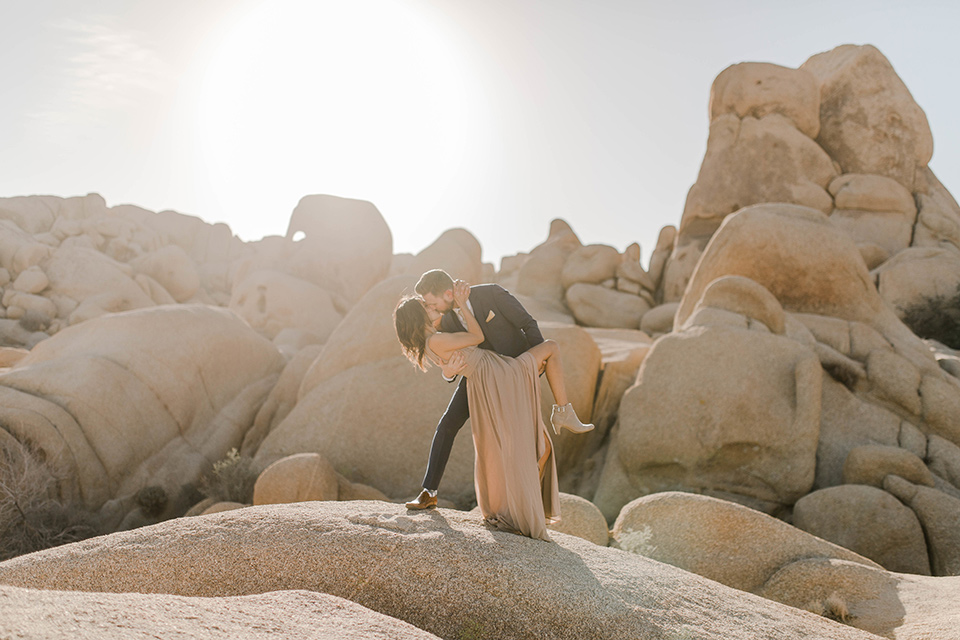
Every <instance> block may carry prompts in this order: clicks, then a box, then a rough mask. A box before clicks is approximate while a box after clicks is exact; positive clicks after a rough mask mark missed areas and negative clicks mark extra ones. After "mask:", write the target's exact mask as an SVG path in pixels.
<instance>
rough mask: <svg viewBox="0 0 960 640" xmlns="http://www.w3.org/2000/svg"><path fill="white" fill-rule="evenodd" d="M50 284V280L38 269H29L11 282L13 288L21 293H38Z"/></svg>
mask: <svg viewBox="0 0 960 640" xmlns="http://www.w3.org/2000/svg"><path fill="white" fill-rule="evenodd" d="M49 284H50V279H49V278H47V274H45V273H44V272H43V269H41V268H40V267H30V268H29V269H27V270H26V271H23V272H21V273H20V275H19V276H17V279H16V280H14V281H13V288H14V289H16V290H17V291H22V292H23V293H40V292H41V291H43V290H44V289H46V288H47V286H48V285H49Z"/></svg>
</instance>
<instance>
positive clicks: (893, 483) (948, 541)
mask: <svg viewBox="0 0 960 640" xmlns="http://www.w3.org/2000/svg"><path fill="white" fill-rule="evenodd" d="M883 488H884V489H886V490H887V491H889V492H890V493H892V494H893V495H895V496H896V497H897V498H899V499H900V501H901V502H903V503H904V504H906V505H907V506H908V507H910V508H911V509H913V511H914V513H916V514H917V518H919V519H920V524H921V526H923V532H924V534H925V535H926V538H927V547H928V548H929V549H930V566H931V569H932V570H933V575H935V576H955V575H960V539H958V537H957V523H958V522H960V499H958V498H954V497H951V496H948V495H947V494H945V493H943V492H942V491H937V490H936V489H930V488H928V487H921V486H918V485H915V484H913V483H911V482H908V481H906V480H904V479H903V478H900V477H898V476H887V478H886V480H884V482H883Z"/></svg>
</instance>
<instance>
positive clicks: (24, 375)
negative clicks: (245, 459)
mask: <svg viewBox="0 0 960 640" xmlns="http://www.w3.org/2000/svg"><path fill="white" fill-rule="evenodd" d="M281 366H282V359H281V358H280V355H279V354H278V353H277V351H276V349H275V348H274V347H273V345H272V344H270V342H269V341H267V340H265V339H264V338H262V337H260V336H259V335H257V334H256V333H255V332H254V331H252V330H251V329H250V327H248V326H247V325H246V324H245V323H244V322H242V321H241V320H240V319H239V318H237V317H236V316H235V315H234V314H232V313H230V312H229V311H226V310H221V309H216V308H213V307H203V306H193V305H177V306H168V307H156V308H153V309H145V310H141V311H134V312H128V313H123V314H114V315H110V316H104V317H103V318H99V319H97V320H93V321H90V322H85V323H83V324H80V325H76V326H72V327H69V328H67V329H64V330H63V331H60V332H59V333H57V335H56V336H54V337H52V338H50V339H49V340H44V341H43V342H41V343H40V344H38V345H37V346H35V347H34V348H33V350H32V351H31V352H30V355H29V356H27V357H26V358H24V359H23V360H22V361H20V363H19V364H18V366H17V367H15V368H13V369H10V370H9V371H8V372H6V373H5V374H3V375H2V376H0V424H2V425H3V426H4V427H5V428H7V429H11V430H12V431H14V432H15V435H16V436H17V437H18V438H20V439H24V440H30V441H32V442H35V443H37V445H38V446H39V447H41V448H42V450H43V451H44V453H45V456H46V459H48V460H60V461H62V462H63V464H64V465H65V467H66V470H67V471H68V472H69V473H67V474H65V476H64V481H63V483H62V488H61V491H62V492H63V495H64V496H65V497H70V498H71V499H73V500H77V501H79V502H82V504H84V505H85V506H86V507H88V508H91V509H97V508H100V507H101V506H102V505H104V503H105V502H107V501H109V500H113V499H116V500H119V501H121V502H123V501H127V502H123V504H121V505H120V508H119V510H118V513H117V514H116V515H117V522H119V520H120V519H122V517H123V516H124V515H125V513H126V512H127V511H129V510H130V508H131V505H129V504H127V503H128V502H130V501H131V499H132V496H134V495H135V494H136V493H137V492H138V491H139V490H140V489H142V488H143V487H145V486H151V485H158V486H160V487H162V488H164V489H165V490H166V492H167V495H170V496H177V495H180V493H181V489H182V487H183V486H184V485H186V484H189V483H194V482H196V481H197V479H198V478H199V476H200V474H201V473H202V472H203V471H205V470H206V469H207V468H208V467H209V464H210V462H209V461H210V460H219V459H221V458H223V457H224V455H225V454H226V452H227V451H228V450H229V449H230V448H232V447H236V446H239V445H240V442H241V440H242V438H243V434H244V433H245V432H246V431H247V429H248V428H249V426H250V424H252V422H253V418H254V416H255V415H256V412H257V409H258V408H259V407H260V405H261V404H262V402H263V399H264V398H265V397H266V396H267V393H268V392H269V390H270V388H272V386H273V384H274V383H275V381H276V376H277V375H278V374H279V371H280V368H281ZM53 400H55V402H54V401H53ZM124 505H126V506H124ZM187 506H189V505H186V504H185V505H183V509H184V510H185V509H186V507H187ZM115 524H116V522H112V523H106V522H105V525H106V526H113V525H115Z"/></svg>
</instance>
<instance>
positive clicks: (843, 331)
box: [793, 313, 850, 355]
mask: <svg viewBox="0 0 960 640" xmlns="http://www.w3.org/2000/svg"><path fill="white" fill-rule="evenodd" d="M793 317H794V318H796V319H797V320H799V321H800V322H802V323H803V325H804V326H805V327H806V328H807V329H809V330H810V333H812V334H813V337H815V338H816V339H817V342H821V343H823V344H825V345H828V346H830V347H832V348H833V349H836V350H837V351H839V352H840V353H842V354H844V355H850V323H849V322H847V321H846V320H841V319H839V318H831V317H830V316H821V315H816V314H813V313H795V314H793Z"/></svg>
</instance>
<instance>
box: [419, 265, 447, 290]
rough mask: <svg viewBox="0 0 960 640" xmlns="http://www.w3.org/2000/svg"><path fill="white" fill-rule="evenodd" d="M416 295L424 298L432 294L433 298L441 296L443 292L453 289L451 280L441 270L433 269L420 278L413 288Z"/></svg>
mask: <svg viewBox="0 0 960 640" xmlns="http://www.w3.org/2000/svg"><path fill="white" fill-rule="evenodd" d="M415 289H416V292H417V294H419V295H421V296H425V295H427V294H428V293H432V294H433V295H435V296H442V295H443V292H444V291H448V290H452V289H453V278H451V277H450V274H448V273H447V272H446V271H444V270H443V269H433V270H431V271H427V272H426V273H425V274H423V275H422V276H420V281H419V282H417V286H416V287H415Z"/></svg>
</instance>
